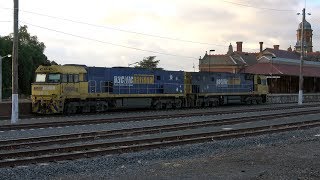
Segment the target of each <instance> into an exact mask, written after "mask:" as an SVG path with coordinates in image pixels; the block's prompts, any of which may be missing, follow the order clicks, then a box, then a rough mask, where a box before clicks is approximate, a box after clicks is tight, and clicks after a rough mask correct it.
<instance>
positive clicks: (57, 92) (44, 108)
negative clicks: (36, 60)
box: [31, 65, 88, 114]
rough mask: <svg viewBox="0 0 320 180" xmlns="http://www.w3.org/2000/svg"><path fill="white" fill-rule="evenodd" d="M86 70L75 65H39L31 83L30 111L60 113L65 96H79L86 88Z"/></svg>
mask: <svg viewBox="0 0 320 180" xmlns="http://www.w3.org/2000/svg"><path fill="white" fill-rule="evenodd" d="M85 75H86V70H85V69H84V67H80V66H79V67H77V66H58V65H52V66H39V67H38V69H37V70H36V76H35V81H34V83H33V84H32V96H31V98H32V112H34V113H40V114H52V113H62V112H63V109H64V104H65V99H66V98H71V99H72V98H79V96H80V95H81V94H83V93H85V91H82V89H83V88H82V87H84V88H86V87H88V86H87V82H86V78H85Z"/></svg>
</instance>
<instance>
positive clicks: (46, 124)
mask: <svg viewBox="0 0 320 180" xmlns="http://www.w3.org/2000/svg"><path fill="white" fill-rule="evenodd" d="M318 106H319V104H309V105H303V106H285V107H280V108H279V107H268V108H249V109H245V111H248V112H263V111H271V110H279V109H283V110H285V109H293V108H297V109H300V108H307V107H318ZM243 111H244V110H243V109H237V110H232V111H228V110H222V111H214V112H211V111H206V112H188V113H177V114H164V115H150V116H129V117H121V118H106V119H93V120H92V119H88V120H69V121H55V122H43V123H30V124H16V125H2V126H0V131H9V130H21V129H24V130H25V129H36V128H48V127H63V126H75V125H88V124H101V123H116V122H131V121H145V120H156V119H168V118H182V117H193V116H209V115H220V114H233V113H243Z"/></svg>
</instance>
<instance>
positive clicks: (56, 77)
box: [48, 74, 61, 83]
mask: <svg viewBox="0 0 320 180" xmlns="http://www.w3.org/2000/svg"><path fill="white" fill-rule="evenodd" d="M60 77H61V76H60V74H49V75H48V83H59V82H60Z"/></svg>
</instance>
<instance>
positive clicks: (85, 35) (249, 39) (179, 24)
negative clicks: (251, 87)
mask: <svg viewBox="0 0 320 180" xmlns="http://www.w3.org/2000/svg"><path fill="white" fill-rule="evenodd" d="M304 5H305V0H286V1H279V0H227V1H223V0H54V1H53V0H28V1H20V14H19V18H20V19H19V20H20V25H27V26H28V31H29V32H30V33H31V35H36V36H38V38H39V41H41V42H44V44H45V45H46V50H45V54H46V55H47V57H48V58H49V59H50V60H54V61H56V62H57V63H59V64H85V65H88V66H106V67H112V66H128V63H134V62H136V61H140V60H142V59H143V57H146V56H157V59H159V60H160V67H163V68H165V69H170V70H186V71H193V64H195V67H196V70H197V66H198V59H199V57H200V56H203V55H204V53H205V51H209V50H210V49H214V50H215V53H217V54H225V53H226V52H227V50H228V46H229V44H230V43H231V44H232V45H233V47H234V49H235V47H236V43H235V42H236V41H243V51H247V52H257V51H258V50H259V42H260V41H263V42H264V48H266V47H273V45H274V44H279V45H280V49H287V48H288V47H289V46H290V45H291V46H294V45H295V43H296V30H297V28H298V24H299V22H301V18H302V17H301V15H300V16H298V15H297V12H301V11H302V9H303V7H304ZM12 8H13V0H0V36H5V35H8V34H10V33H11V32H12V29H13V25H12V19H13V10H12ZM306 8H307V10H306V12H310V13H311V14H312V15H311V16H307V17H306V19H307V21H308V22H310V23H311V25H312V29H313V34H314V35H313V46H314V50H315V51H318V50H320V11H319V10H320V0H307V2H306ZM137 49H139V50H137ZM142 50H145V51H142ZM156 52H158V53H160V54H158V53H156ZM164 54H167V55H164Z"/></svg>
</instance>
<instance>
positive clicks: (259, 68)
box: [243, 63, 320, 77]
mask: <svg viewBox="0 0 320 180" xmlns="http://www.w3.org/2000/svg"><path fill="white" fill-rule="evenodd" d="M243 72H245V73H252V74H265V75H270V74H273V75H289V76H299V74H300V66H298V65H288V64H270V63H257V64H255V65H252V66H248V67H246V68H245V69H244V70H243ZM303 76H308V77H320V67H311V66H304V67H303Z"/></svg>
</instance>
